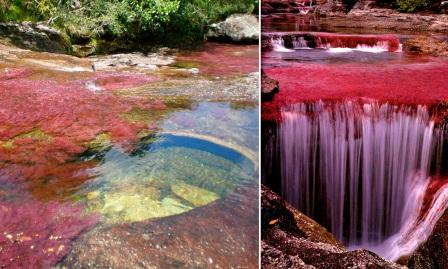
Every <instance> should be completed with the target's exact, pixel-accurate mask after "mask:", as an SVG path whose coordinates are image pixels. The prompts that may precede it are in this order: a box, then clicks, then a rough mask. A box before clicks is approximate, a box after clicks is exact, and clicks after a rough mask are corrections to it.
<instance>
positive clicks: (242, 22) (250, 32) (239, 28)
mask: <svg viewBox="0 0 448 269" xmlns="http://www.w3.org/2000/svg"><path fill="white" fill-rule="evenodd" d="M209 28H210V29H209V31H208V33H207V38H209V39H213V40H220V41H232V42H236V43H256V42H258V36H259V34H260V32H259V26H258V19H257V17H255V16H254V15H249V14H234V15H231V16H229V17H228V18H227V19H226V20H225V21H223V22H219V23H215V24H212V25H210V26H209Z"/></svg>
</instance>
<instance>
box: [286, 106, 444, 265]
mask: <svg viewBox="0 0 448 269" xmlns="http://www.w3.org/2000/svg"><path fill="white" fill-rule="evenodd" d="M282 119H283V121H282V122H281V124H280V127H279V129H278V141H279V149H280V166H281V178H282V181H281V186H282V196H283V197H284V198H285V199H286V200H287V201H289V202H290V203H292V204H293V205H294V206H296V207H297V208H299V209H300V210H302V211H303V212H304V213H306V214H307V215H309V216H311V217H313V218H315V219H317V220H318V221H320V222H321V223H325V224H328V228H330V230H331V231H332V232H333V233H334V234H335V236H336V237H337V238H338V239H340V240H342V241H344V242H345V243H346V244H347V245H349V246H352V247H364V248H368V249H371V250H374V251H376V252H377V253H378V254H380V255H382V256H384V257H386V258H390V259H396V258H398V257H400V256H401V255H404V254H408V253H409V252H410V251H412V250H413V249H415V247H416V246H418V244H419V242H422V240H425V238H426V237H427V236H428V232H427V230H428V229H429V230H431V229H432V226H433V225H434V224H435V222H436V221H437V219H438V217H440V214H441V213H440V212H442V213H443V210H441V208H446V206H447V201H448V188H442V189H441V190H440V191H439V192H438V193H437V194H436V195H434V199H433V200H432V204H433V205H437V206H434V207H431V209H430V210H429V211H428V212H426V213H425V214H424V215H423V216H422V215H421V213H420V210H421V208H422V204H423V197H424V194H425V192H426V189H427V186H428V184H429V182H430V177H429V170H430V165H431V160H432V157H433V155H437V154H434V153H433V152H434V151H435V148H436V144H437V143H440V140H441V139H440V138H438V137H437V136H439V137H440V136H441V135H443V132H440V130H438V129H437V130H435V129H434V121H433V120H431V117H430V116H429V112H428V110H427V108H426V107H424V106H418V107H404V106H394V105H390V104H382V105H380V104H378V103H376V102H367V103H359V102H351V101H347V102H341V103H334V104H326V103H324V102H322V101H319V102H315V103H308V104H305V103H299V104H293V105H289V106H286V107H284V108H283V109H282ZM437 147H438V148H440V145H438V146H437ZM433 208H434V210H433ZM422 225H423V226H424V227H423V228H422V227H421V226H422ZM418 227H420V228H418ZM419 229H420V230H419ZM424 231H426V233H425V232H424Z"/></svg>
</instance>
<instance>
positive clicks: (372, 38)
mask: <svg viewBox="0 0 448 269" xmlns="http://www.w3.org/2000/svg"><path fill="white" fill-rule="evenodd" d="M313 36H315V38H316V39H317V41H318V43H320V45H323V46H327V47H332V48H356V47H357V46H358V45H365V46H370V47H373V46H376V45H379V44H381V43H384V44H386V45H387V48H388V50H389V51H390V52H394V51H397V50H399V48H400V40H399V39H398V37H397V36H396V35H344V34H334V33H314V34H313Z"/></svg>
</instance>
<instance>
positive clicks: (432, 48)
mask: <svg viewBox="0 0 448 269" xmlns="http://www.w3.org/2000/svg"><path fill="white" fill-rule="evenodd" d="M403 47H404V49H405V50H408V51H410V52H413V53H418V54H425V55H432V56H448V42H447V41H442V40H439V39H436V38H433V37H430V36H423V35H422V36H417V37H414V38H411V39H409V40H407V41H406V42H405V43H404V44H403Z"/></svg>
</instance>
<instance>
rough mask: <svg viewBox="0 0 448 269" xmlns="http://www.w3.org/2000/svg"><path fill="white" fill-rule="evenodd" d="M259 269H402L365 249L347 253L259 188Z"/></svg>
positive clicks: (321, 229)
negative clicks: (260, 266) (260, 264)
mask: <svg viewBox="0 0 448 269" xmlns="http://www.w3.org/2000/svg"><path fill="white" fill-rule="evenodd" d="M261 208H262V209H261V227H262V233H261V239H262V244H261V246H262V258H261V261H262V268H328V269H330V268H331V269H336V268H341V269H342V268H390V269H395V268H396V269H398V268H406V267H404V266H401V265H399V264H396V263H393V262H390V261H386V260H384V259H382V258H381V257H379V256H378V255H376V254H375V253H373V252H370V251H367V250H363V249H360V250H354V251H349V250H347V249H346V248H345V247H344V246H342V244H341V243H340V242H338V241H337V240H336V239H335V237H334V236H333V235H332V234H331V233H329V232H328V231H327V230H326V229H325V228H324V227H322V226H320V225H319V224H318V223H316V222H315V221H314V220H312V219H310V218H308V217H307V216H305V215H304V214H302V213H301V212H299V211H298V210H297V209H295V208H293V207H292V206H291V205H289V204H288V203H286V202H285V201H284V200H283V199H282V198H281V197H280V196H278V195H277V194H275V193H274V192H272V191H271V190H269V189H268V188H266V187H264V186H262V191H261Z"/></svg>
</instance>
